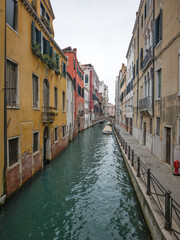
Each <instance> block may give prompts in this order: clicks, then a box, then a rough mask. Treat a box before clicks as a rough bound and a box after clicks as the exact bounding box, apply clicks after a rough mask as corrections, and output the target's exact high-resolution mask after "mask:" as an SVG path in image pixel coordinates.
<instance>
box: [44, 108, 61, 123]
mask: <svg viewBox="0 0 180 240" xmlns="http://www.w3.org/2000/svg"><path fill="white" fill-rule="evenodd" d="M57 115H58V114H57V109H56V108H55V107H49V106H46V107H43V112H42V121H43V123H47V122H53V121H54V120H55V116H57Z"/></svg>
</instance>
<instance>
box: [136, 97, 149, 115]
mask: <svg viewBox="0 0 180 240" xmlns="http://www.w3.org/2000/svg"><path fill="white" fill-rule="evenodd" d="M139 111H141V112H149V113H150V114H151V111H152V97H151V96H149V97H145V98H143V99H140V100H139Z"/></svg>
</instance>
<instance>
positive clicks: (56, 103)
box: [54, 87, 58, 109]
mask: <svg viewBox="0 0 180 240" xmlns="http://www.w3.org/2000/svg"><path fill="white" fill-rule="evenodd" d="M54 107H55V108H56V109H57V107H58V89H57V87H54Z"/></svg>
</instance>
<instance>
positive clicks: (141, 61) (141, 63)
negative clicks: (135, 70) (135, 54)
mask: <svg viewBox="0 0 180 240" xmlns="http://www.w3.org/2000/svg"><path fill="white" fill-rule="evenodd" d="M140 56H141V59H140V68H141V69H142V68H143V48H141V53H140Z"/></svg>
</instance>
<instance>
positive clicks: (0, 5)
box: [0, 1, 6, 204]
mask: <svg viewBox="0 0 180 240" xmlns="http://www.w3.org/2000/svg"><path fill="white" fill-rule="evenodd" d="M0 23H1V24H0V33H1V37H0V103H1V104H0V153H1V154H0V204H1V203H2V202H3V201H4V195H3V194H4V92H5V91H4V79H5V24H6V23H5V1H1V2H0Z"/></svg>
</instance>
